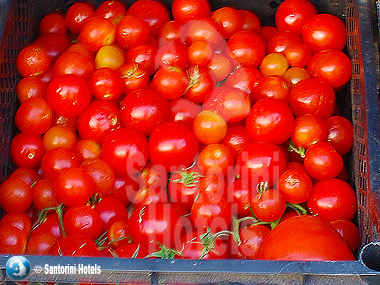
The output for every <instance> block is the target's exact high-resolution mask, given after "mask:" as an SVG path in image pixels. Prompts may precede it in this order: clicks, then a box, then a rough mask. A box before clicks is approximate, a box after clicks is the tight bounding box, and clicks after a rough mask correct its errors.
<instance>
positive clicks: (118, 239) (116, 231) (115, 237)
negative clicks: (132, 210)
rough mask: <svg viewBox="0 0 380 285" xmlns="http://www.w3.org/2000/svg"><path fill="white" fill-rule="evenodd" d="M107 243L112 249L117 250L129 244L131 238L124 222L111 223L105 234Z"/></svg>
mask: <svg viewBox="0 0 380 285" xmlns="http://www.w3.org/2000/svg"><path fill="white" fill-rule="evenodd" d="M107 237H108V242H109V245H110V246H111V247H112V248H118V247H121V246H124V245H127V244H130V243H131V237H130V234H129V231H128V225H127V223H126V222H121V221H119V222H116V223H113V224H112V226H111V227H110V229H109V230H108V232H107Z"/></svg>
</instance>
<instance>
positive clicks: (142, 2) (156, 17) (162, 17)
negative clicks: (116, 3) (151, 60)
mask: <svg viewBox="0 0 380 285" xmlns="http://www.w3.org/2000/svg"><path fill="white" fill-rule="evenodd" d="M127 15H131V16H135V17H138V18H140V19H142V20H144V21H145V22H147V23H148V24H149V27H150V33H151V35H152V36H157V34H158V31H159V29H160V27H161V26H162V25H163V24H165V23H166V22H168V21H169V11H168V9H167V8H166V6H165V5H164V4H163V3H162V2H160V1H156V0H138V1H136V2H134V3H133V4H132V5H131V6H129V8H128V11H127Z"/></svg>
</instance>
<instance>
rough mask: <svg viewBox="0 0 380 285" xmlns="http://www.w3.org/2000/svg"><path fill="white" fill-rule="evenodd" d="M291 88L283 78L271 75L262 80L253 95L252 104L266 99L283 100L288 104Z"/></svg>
mask: <svg viewBox="0 0 380 285" xmlns="http://www.w3.org/2000/svg"><path fill="white" fill-rule="evenodd" d="M289 91H290V88H289V86H288V84H287V82H286V81H285V79H284V78H283V77H281V76H277V75H270V76H265V77H263V78H261V79H260V80H259V81H258V83H257V84H256V87H255V89H254V90H253V91H252V93H251V98H252V102H257V101H259V100H261V99H264V98H271V99H276V100H281V101H283V102H284V103H288V98H289Z"/></svg>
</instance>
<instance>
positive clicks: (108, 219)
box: [94, 196, 128, 232]
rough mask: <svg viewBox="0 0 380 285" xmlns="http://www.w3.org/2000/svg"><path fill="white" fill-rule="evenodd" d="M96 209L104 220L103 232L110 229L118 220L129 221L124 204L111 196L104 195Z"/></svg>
mask: <svg viewBox="0 0 380 285" xmlns="http://www.w3.org/2000/svg"><path fill="white" fill-rule="evenodd" d="M94 210H95V211H96V212H98V214H99V216H100V218H101V220H102V232H105V231H108V230H109V229H110V227H111V226H112V225H113V224H114V223H116V222H127V221H128V211H127V209H126V208H125V206H124V204H123V203H122V202H120V201H118V200H116V199H115V198H112V197H110V196H106V197H103V199H102V200H101V201H100V202H99V203H97V204H96V205H95V207H94Z"/></svg>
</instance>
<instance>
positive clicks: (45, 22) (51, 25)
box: [38, 13, 66, 36]
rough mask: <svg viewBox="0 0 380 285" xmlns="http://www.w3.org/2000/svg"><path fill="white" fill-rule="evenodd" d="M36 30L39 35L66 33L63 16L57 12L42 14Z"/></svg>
mask: <svg viewBox="0 0 380 285" xmlns="http://www.w3.org/2000/svg"><path fill="white" fill-rule="evenodd" d="M38 31H39V33H40V34H41V35H47V34H57V35H62V36H64V35H66V26H65V18H64V16H63V15H61V14H59V13H49V14H47V15H45V16H43V17H42V19H41V20H40V22H39V23H38Z"/></svg>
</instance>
